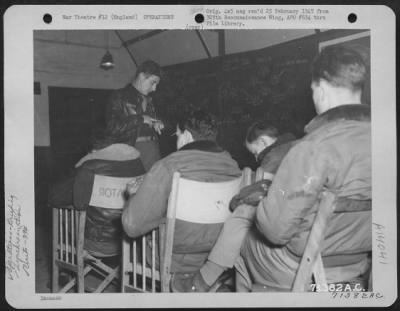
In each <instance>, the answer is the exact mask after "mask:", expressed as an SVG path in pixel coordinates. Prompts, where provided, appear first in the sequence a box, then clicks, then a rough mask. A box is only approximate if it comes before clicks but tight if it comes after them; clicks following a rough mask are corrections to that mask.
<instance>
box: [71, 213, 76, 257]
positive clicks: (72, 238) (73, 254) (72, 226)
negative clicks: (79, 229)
mask: <svg viewBox="0 0 400 311" xmlns="http://www.w3.org/2000/svg"><path fill="white" fill-rule="evenodd" d="M75 230H76V228H75V211H74V210H72V211H71V244H72V249H71V253H72V264H75V263H76V260H75V255H76V249H75V245H76V243H75Z"/></svg>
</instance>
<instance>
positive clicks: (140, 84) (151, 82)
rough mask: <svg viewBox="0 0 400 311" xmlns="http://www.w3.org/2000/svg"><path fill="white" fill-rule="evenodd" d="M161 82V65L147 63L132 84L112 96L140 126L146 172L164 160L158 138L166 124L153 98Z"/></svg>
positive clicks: (141, 146) (140, 146) (138, 71)
mask: <svg viewBox="0 0 400 311" xmlns="http://www.w3.org/2000/svg"><path fill="white" fill-rule="evenodd" d="M160 78H161V68H160V65H158V64H157V63H156V62H154V61H152V60H147V61H145V62H143V63H142V64H141V65H140V66H139V67H138V68H137V70H136V74H135V77H134V79H133V81H132V83H130V84H128V85H127V86H125V87H124V88H122V89H119V90H117V91H115V92H113V94H112V98H116V99H117V100H118V101H119V102H121V105H123V108H124V109H123V110H120V111H121V112H124V113H125V114H129V115H131V116H133V118H132V121H133V122H135V123H137V124H138V126H139V134H138V137H137V140H136V145H135V146H136V148H137V149H138V150H139V151H140V153H141V158H142V161H143V165H144V167H145V169H146V171H148V170H149V169H150V167H151V166H152V165H153V163H154V162H155V161H157V160H158V159H160V149H159V145H158V141H157V140H158V137H157V134H161V130H162V129H163V128H164V124H163V122H162V121H160V120H158V119H157V115H156V111H155V108H154V105H153V104H152V100H151V97H150V94H151V93H152V92H154V91H156V88H157V85H158V84H159V83H160ZM111 100H113V99H111Z"/></svg>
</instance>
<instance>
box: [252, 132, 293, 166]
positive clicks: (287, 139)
mask: <svg viewBox="0 0 400 311" xmlns="http://www.w3.org/2000/svg"><path fill="white" fill-rule="evenodd" d="M293 140H296V137H295V136H294V135H293V134H292V133H285V134H282V135H280V136H278V139H277V140H276V141H275V142H274V143H273V144H272V145H271V146H269V147H267V148H265V149H264V150H263V151H261V152H260V154H259V155H258V156H257V161H262V159H264V157H265V156H266V155H267V154H268V153H269V152H270V151H271V150H272V149H274V148H276V147H277V146H279V145H282V144H285V143H288V142H290V141H293Z"/></svg>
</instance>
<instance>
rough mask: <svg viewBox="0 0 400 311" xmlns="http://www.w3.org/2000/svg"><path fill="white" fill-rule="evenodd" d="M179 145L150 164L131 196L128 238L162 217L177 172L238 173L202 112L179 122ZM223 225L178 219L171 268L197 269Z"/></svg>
mask: <svg viewBox="0 0 400 311" xmlns="http://www.w3.org/2000/svg"><path fill="white" fill-rule="evenodd" d="M177 147H178V150H177V151H176V152H174V153H172V154H170V155H169V156H167V157H165V158H163V159H161V160H159V161H158V162H156V163H155V164H154V165H153V167H152V168H151V169H150V171H149V172H148V173H147V174H146V176H145V178H144V181H143V183H142V184H141V186H140V187H139V189H138V191H137V192H136V195H135V196H133V197H131V198H130V200H129V202H128V204H127V206H126V208H125V210H124V212H123V214H122V224H123V227H124V229H125V232H126V233H127V235H128V236H130V237H132V238H135V237H138V236H140V235H143V234H145V233H147V232H149V231H150V230H152V229H154V228H156V227H157V226H158V225H159V224H160V223H161V222H162V221H163V220H164V218H165V217H166V212H167V202H168V197H169V194H170V192H171V187H172V178H173V174H174V172H176V171H179V172H180V173H181V174H182V177H184V178H188V179H192V180H198V181H209V182H218V181H227V180H231V179H235V178H237V177H239V176H240V175H241V171H240V169H239V167H238V165H237V163H236V162H235V161H234V160H233V159H232V158H231V156H230V155H229V153H228V152H226V151H224V150H223V149H222V148H221V147H220V146H218V145H217V143H216V126H215V121H214V120H213V119H212V117H211V116H210V115H209V114H208V113H206V112H204V111H195V112H193V113H191V115H189V117H188V118H186V119H185V120H183V121H182V122H180V123H179V124H178V126H177ZM222 225H223V224H222V223H217V224H193V223H188V222H185V221H179V222H177V224H176V228H175V239H174V250H173V257H172V265H171V272H172V273H174V272H182V271H183V272H186V271H195V270H198V269H199V268H200V267H201V266H202V265H203V263H204V262H205V260H206V259H207V256H208V253H209V251H210V250H211V248H212V247H213V245H214V243H215V240H216V239H217V237H218V234H219V232H220V230H221V228H222Z"/></svg>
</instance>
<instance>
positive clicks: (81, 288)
mask: <svg viewBox="0 0 400 311" xmlns="http://www.w3.org/2000/svg"><path fill="white" fill-rule="evenodd" d="M77 261H78V270H77V272H76V279H77V285H78V293H84V292H85V274H84V261H83V258H78V260H77Z"/></svg>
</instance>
